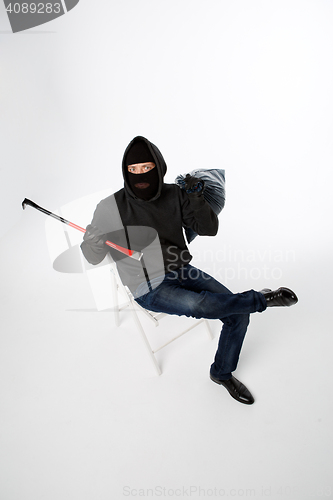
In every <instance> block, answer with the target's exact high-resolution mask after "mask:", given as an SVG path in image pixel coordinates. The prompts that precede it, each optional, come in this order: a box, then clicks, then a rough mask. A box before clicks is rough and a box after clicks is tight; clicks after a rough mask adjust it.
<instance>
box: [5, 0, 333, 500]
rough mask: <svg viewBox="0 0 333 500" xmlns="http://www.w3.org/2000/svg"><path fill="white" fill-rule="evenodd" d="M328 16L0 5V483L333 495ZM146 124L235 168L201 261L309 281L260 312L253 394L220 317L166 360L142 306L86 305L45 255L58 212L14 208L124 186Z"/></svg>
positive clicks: (317, 7)
mask: <svg viewBox="0 0 333 500" xmlns="http://www.w3.org/2000/svg"><path fill="white" fill-rule="evenodd" d="M332 26H333V2H332V1H329V0H319V1H318V0H316V1H315V0H312V1H308V0H302V1H296V0H289V1H283V0H279V1H275V0H265V1H259V0H246V1H245V0H235V1H232V0H208V1H206V2H203V1H194V0H193V1H190V0H180V1H175V0H168V1H161V0H155V1H152V0H139V1H134V0H131V1H129V0H123V1H121V2H120V1H119V2H115V1H110V0H100V1H99V2H89V1H88V0H81V1H80V2H79V4H78V5H77V6H76V7H75V8H74V9H73V10H72V11H70V12H69V13H68V14H66V15H65V16H63V17H61V18H59V19H57V20H55V21H53V22H50V23H48V24H46V25H43V26H39V27H37V28H34V29H32V30H29V31H27V32H22V33H17V34H12V33H11V31H10V25H9V21H8V19H7V17H6V12H5V9H4V6H3V5H0V61H1V76H0V112H1V163H0V165H1V167H0V168H1V184H0V186H1V198H0V201H1V213H2V214H3V215H2V229H1V267H2V272H1V310H2V313H1V314H2V327H1V331H2V332H1V344H2V345H1V354H0V356H1V367H0V370H1V382H0V384H1V394H2V395H1V406H2V410H1V435H2V446H1V452H0V453H1V456H0V460H1V465H2V466H1V471H2V472H1V473H0V474H1V475H2V478H1V481H0V484H1V486H0V490H1V491H0V497H1V498H4V499H5V500H12V499H13V500H14V499H17V498H24V499H25V500H30V499H31V500H32V499H34V500H36V499H42V498H47V499H48V500H53V499H58V498H60V496H61V498H63V499H69V500H72V499H73V500H74V499H76V498H80V499H95V498H99V499H102V500H104V499H105V500H106V499H109V498H114V497H117V498H123V497H126V496H125V494H124V493H125V490H124V489H123V488H124V487H126V486H128V488H129V489H127V490H126V491H130V492H131V496H134V494H135V491H136V492H137V493H138V494H139V489H140V488H142V489H148V488H154V487H156V486H161V487H165V488H166V490H170V492H169V496H171V492H172V491H174V492H175V491H176V489H177V488H182V487H183V486H184V487H189V486H191V485H192V486H193V487H195V486H196V487H199V486H201V488H206V490H205V492H206V496H208V495H209V491H208V490H209V489H212V490H213V489H214V487H216V488H217V489H218V490H221V489H223V488H224V489H225V495H226V494H227V492H229V496H235V495H236V494H237V495H238V496H239V497H243V498H244V497H246V496H247V497H249V496H250V492H249V491H248V492H246V490H247V489H248V490H250V489H252V490H255V495H256V496H254V493H253V491H252V498H262V497H263V496H265V495H264V492H263V490H262V488H264V489H265V491H266V496H267V497H269V498H288V497H289V496H288V495H289V493H291V495H290V498H294V499H297V500H298V499H304V498H314V497H315V498H319V497H325V496H326V498H328V497H329V496H328V494H329V490H328V488H332V487H333V485H332V480H331V475H330V472H331V466H330V464H331V460H332V452H331V445H330V443H331V438H332V430H331V425H330V421H331V410H332V403H331V397H330V394H331V393H332V384H331V379H332V371H331V355H330V351H331V348H332V340H331V331H332V328H331V324H330V318H331V314H330V311H331V307H332V305H331V303H332V298H331V290H330V284H331V278H332V270H331V268H332V266H331V254H332V229H331V224H332V223H331V213H332V195H331V191H332V179H333V176H332V156H333V155H332V153H333V151H332V131H333V123H332V122H333V118H332V117H333V98H332V95H333V93H332V88H333V64H332V56H333V30H332ZM136 135H144V136H146V137H147V138H148V139H149V140H151V141H152V142H153V143H155V144H156V145H157V146H158V147H159V149H160V150H161V151H162V153H163V155H164V157H165V160H166V162H167V165H168V173H167V176H166V181H167V182H173V180H174V178H175V176H176V175H177V174H178V173H185V172H187V171H188V170H192V169H194V168H198V167H203V168H223V169H225V170H226V180H227V202H226V206H225V209H224V211H223V212H222V213H221V215H220V217H219V219H220V230H219V233H218V235H217V236H216V237H215V238H207V237H203V238H200V239H199V238H198V239H197V240H195V242H193V243H192V244H191V250H192V253H193V255H194V260H193V263H194V264H195V265H198V266H200V267H202V268H205V270H207V271H208V272H210V273H211V274H213V275H214V276H215V277H217V278H218V279H221V280H224V281H225V282H226V283H227V286H229V287H230V288H232V289H233V290H234V291H242V290H243V289H248V288H255V289H260V288H262V287H264V286H270V287H278V286H282V285H284V286H289V287H291V288H293V289H294V290H295V291H296V293H297V295H298V296H299V303H298V304H297V306H295V307H294V308H291V309H288V310H280V309H279V310H277V309H275V310H269V311H267V312H265V313H263V314H262V315H254V316H253V317H252V318H253V319H252V324H251V326H250V329H249V332H248V336H247V338H246V342H245V344H244V348H243V352H242V356H241V360H240V363H239V368H238V370H237V373H236V375H237V376H238V377H239V378H240V379H241V380H242V381H243V382H244V383H246V385H248V387H249V388H250V389H251V390H252V392H253V394H254V396H255V397H256V403H255V404H254V405H253V406H252V407H246V406H244V405H241V404H239V403H236V402H235V401H234V400H232V399H231V398H230V397H229V396H228V395H227V393H226V391H225V390H224V389H223V388H221V387H218V386H215V385H214V384H212V383H211V382H210V381H209V378H208V372H209V366H210V363H211V362H212V360H213V357H214V352H215V349H216V345H217V339H218V333H219V329H220V326H219V324H218V322H213V327H214V328H215V330H214V332H215V337H216V338H215V339H214V340H213V341H212V342H209V341H208V340H206V338H205V336H204V332H203V331H202V332H200V331H199V328H198V332H195V333H194V332H193V333H192V334H190V335H189V336H185V337H184V338H183V339H182V340H180V341H179V343H178V345H177V346H176V345H175V346H174V347H170V348H168V349H167V350H165V353H163V354H162V353H161V355H160V357H159V360H160V361H161V364H162V365H163V375H162V376H161V377H155V376H154V373H153V371H152V369H151V367H150V365H149V364H148V361H147V358H146V353H145V352H144V351H143V350H142V346H141V344H140V342H139V340H137V336H136V334H135V331H134V326H133V324H132V323H131V320H130V318H128V317H126V316H124V317H123V322H122V325H121V327H120V328H118V329H115V328H114V327H113V323H112V317H111V315H110V314H109V313H96V312H94V302H93V297H92V295H91V292H90V289H89V286H88V284H87V280H86V277H85V276H84V275H73V274H66V275H65V274H59V273H56V272H55V271H54V270H53V269H52V263H51V262H50V259H49V256H48V251H47V244H46V238H45V232H44V222H45V216H44V215H42V214H41V213H38V212H37V211H34V210H33V209H32V208H27V210H26V211H25V212H23V211H22V208H21V202H22V200H23V199H24V198H25V197H27V198H30V199H32V200H33V201H35V202H36V203H38V204H40V205H41V206H44V207H46V208H48V209H50V210H54V209H56V208H58V207H61V206H63V205H65V204H67V203H69V202H72V201H74V200H77V199H79V198H81V197H84V196H87V195H90V194H91V193H95V192H98V191H102V190H105V189H110V193H111V192H113V191H116V190H118V189H120V188H121V187H122V178H121V172H120V166H121V160H122V154H123V151H124V149H125V147H126V146H127V144H128V142H129V141H130V140H131V139H132V138H133V137H134V136H136ZM63 215H64V216H65V217H66V214H63ZM73 222H75V221H73ZM89 222H90V220H87V221H86V223H89ZM207 249H209V250H210V253H207ZM165 321H169V319H168V320H165ZM178 321H179V322H182V321H183V320H178ZM175 324H177V320H176V323H173V325H175ZM161 328H162V327H161ZM163 328H167V329H168V328H169V326H166V327H163ZM172 328H173V327H172ZM162 352H163V351H162ZM135 489H136V490H135ZM192 491H193V494H191V496H192V498H201V497H202V496H203V492H201V496H200V495H199V493H198V492H197V493H195V491H194V490H192ZM331 491H333V489H332V490H331ZM144 492H146V490H144ZM155 493H156V492H155ZM233 493H235V494H233ZM279 493H280V494H279ZM332 494H333V493H332V492H331V496H332ZM147 495H148V493H147V492H146V496H147ZM175 495H176V493H174V496H175ZM155 496H156V498H157V497H158V495H157V493H156V495H155ZM220 496H221V495H220Z"/></svg>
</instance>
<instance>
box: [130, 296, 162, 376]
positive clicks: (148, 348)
mask: <svg viewBox="0 0 333 500" xmlns="http://www.w3.org/2000/svg"><path fill="white" fill-rule="evenodd" d="M131 313H132V316H133V319H134V322H135V324H136V326H137V327H138V330H139V332H140V333H141V337H142V339H143V341H144V344H145V346H146V349H147V351H148V354H149V356H150V359H151V360H152V362H153V365H154V368H155V370H156V372H157V375H161V373H162V371H161V368H160V366H159V364H158V363H157V360H156V358H155V355H154V353H153V350H152V348H151V346H150V344H149V342H148V339H147V337H146V334H145V332H144V329H143V328H142V325H141V323H140V320H139V318H138V315H137V314H136V311H135V310H134V307H133V304H132V305H131Z"/></svg>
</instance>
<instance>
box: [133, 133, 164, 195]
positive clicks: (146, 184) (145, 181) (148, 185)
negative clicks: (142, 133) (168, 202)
mask: <svg viewBox="0 0 333 500" xmlns="http://www.w3.org/2000/svg"><path fill="white" fill-rule="evenodd" d="M147 162H152V163H155V160H154V158H153V155H152V154H151V152H150V151H149V149H148V146H147V144H146V143H144V142H143V141H139V142H135V143H134V144H133V146H132V147H131V149H130V150H129V151H128V153H127V155H126V167H127V166H128V165H134V164H136V163H147ZM126 175H127V179H128V183H129V185H130V188H131V189H132V191H133V193H134V194H135V196H137V197H138V198H140V199H141V200H144V201H148V200H150V199H151V198H153V197H154V196H155V195H156V193H157V191H158V186H159V178H158V170H157V167H156V165H155V167H154V168H152V169H151V170H149V171H148V172H145V173H144V174H132V173H131V172H126Z"/></svg>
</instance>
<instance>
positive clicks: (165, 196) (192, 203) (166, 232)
mask: <svg viewBox="0 0 333 500" xmlns="http://www.w3.org/2000/svg"><path fill="white" fill-rule="evenodd" d="M135 141H144V142H145V143H146V144H147V146H148V148H149V150H150V152H151V154H152V156H153V158H154V162H155V165H156V168H157V170H158V175H159V187H158V191H157V193H156V195H155V196H154V197H153V198H151V199H150V200H149V201H144V200H141V199H140V198H137V197H136V196H135V194H134V193H133V191H132V190H131V188H130V186H129V183H128V181H127V165H126V162H125V159H126V155H127V152H128V151H129V149H130V148H131V146H132V145H133V143H134V142H135ZM122 169H123V176H124V188H123V189H120V190H119V191H117V192H116V193H115V194H114V195H111V196H109V197H108V198H105V199H104V200H102V201H101V202H100V203H99V204H98V205H97V207H96V210H95V213H94V216H93V220H92V222H91V224H92V225H93V226H96V227H98V228H99V230H100V231H101V232H102V233H105V234H108V235H109V237H108V239H109V240H110V241H113V242H114V243H118V244H120V245H122V246H124V247H127V245H129V246H130V247H131V249H132V250H140V251H141V250H142V251H143V254H144V265H145V266H146V268H147V269H148V275H149V279H150V280H151V279H152V278H154V277H157V276H161V274H164V273H167V272H170V271H172V270H174V269H178V268H179V267H181V266H182V265H185V264H188V263H189V262H190V261H191V259H192V256H191V254H190V252H189V250H188V248H187V246H186V242H185V239H184V231H183V227H184V226H187V227H190V228H192V229H193V230H194V231H195V232H196V233H197V234H199V235H205V236H214V235H215V234H216V233H217V230H218V219H217V216H216V215H215V213H214V212H213V210H212V209H211V208H210V206H209V205H208V203H207V202H206V201H205V199H204V197H203V196H202V195H196V194H193V195H187V194H186V193H185V191H184V190H182V189H180V188H179V187H178V186H177V185H176V184H166V183H165V182H164V181H163V179H164V176H165V173H166V171H167V166H166V163H165V161H164V158H163V156H162V154H161V153H160V151H159V149H158V148H157V147H156V146H155V145H154V144H152V143H151V142H150V141H148V140H147V139H146V138H144V137H141V136H138V137H135V138H134V139H133V140H132V141H131V142H130V144H129V145H128V146H127V148H126V151H125V153H124V157H123V163H122ZM117 211H118V213H116V212H117ZM135 228H136V229H137V230H135ZM129 233H130V234H129ZM81 249H82V252H83V254H84V256H85V257H86V259H87V260H88V262H90V263H91V264H98V263H100V262H101V261H102V260H103V259H104V257H105V255H106V254H107V252H108V251H110V253H111V254H112V257H113V259H114V260H116V261H117V268H118V271H119V274H120V277H121V278H122V281H123V283H124V284H125V285H128V286H129V288H130V289H131V290H132V291H133V290H134V289H135V288H136V287H137V286H138V285H139V284H140V283H141V282H143V281H145V279H146V278H147V273H145V274H144V273H143V272H142V263H140V262H137V261H134V259H131V258H129V257H124V256H123V254H120V253H119V252H117V251H116V250H113V249H110V248H109V247H107V246H105V249H103V251H101V250H99V249H98V250H97V249H96V248H94V247H93V246H92V245H89V244H88V242H85V241H83V243H82V245H81ZM151 249H153V250H151ZM150 250H151V253H149V251H150ZM145 276H146V278H145Z"/></svg>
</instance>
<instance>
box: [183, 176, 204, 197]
mask: <svg viewBox="0 0 333 500" xmlns="http://www.w3.org/2000/svg"><path fill="white" fill-rule="evenodd" d="M184 182H185V191H186V193H187V194H189V195H192V194H193V195H197V196H201V195H202V193H203V191H204V186H205V182H204V181H203V180H202V179H199V178H198V177H193V176H192V175H190V174H187V175H186V177H185V179H184Z"/></svg>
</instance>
